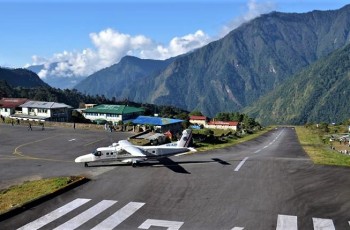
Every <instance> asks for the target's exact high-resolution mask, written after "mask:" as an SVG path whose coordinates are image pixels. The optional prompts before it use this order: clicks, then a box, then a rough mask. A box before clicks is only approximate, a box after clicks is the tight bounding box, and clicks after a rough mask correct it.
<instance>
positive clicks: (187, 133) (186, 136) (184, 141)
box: [177, 129, 192, 147]
mask: <svg viewBox="0 0 350 230" xmlns="http://www.w3.org/2000/svg"><path fill="white" fill-rule="evenodd" d="M191 139H192V130H191V129H186V130H184V131H183V132H182V136H181V139H180V140H179V141H178V142H177V147H188V145H189V144H190V142H191Z"/></svg>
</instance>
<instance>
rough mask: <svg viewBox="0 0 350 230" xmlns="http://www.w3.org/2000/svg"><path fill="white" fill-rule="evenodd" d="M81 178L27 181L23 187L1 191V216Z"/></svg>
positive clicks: (12, 187)
mask: <svg viewBox="0 0 350 230" xmlns="http://www.w3.org/2000/svg"><path fill="white" fill-rule="evenodd" d="M80 179H82V178H81V177H56V178H48V179H42V180H35V181H26V182H24V183H23V184H21V185H15V186H11V187H9V188H7V189H3V190H0V201H1V202H0V214H1V213H4V212H6V211H8V210H10V209H12V208H16V207H20V206H22V205H23V204H25V203H27V202H28V201H31V200H35V199H38V198H40V197H42V196H44V195H48V194H51V193H53V192H55V191H57V190H59V189H61V188H64V187H66V186H67V185H68V184H70V183H72V182H74V181H77V180H80Z"/></svg>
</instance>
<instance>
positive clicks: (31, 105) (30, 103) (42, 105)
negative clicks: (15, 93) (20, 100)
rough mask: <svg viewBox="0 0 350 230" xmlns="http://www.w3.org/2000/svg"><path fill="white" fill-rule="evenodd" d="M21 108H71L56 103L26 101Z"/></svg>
mask: <svg viewBox="0 0 350 230" xmlns="http://www.w3.org/2000/svg"><path fill="white" fill-rule="evenodd" d="M20 107H22V108H40V109H58V108H73V107H72V106H70V105H66V104H64V103H57V102H48V101H27V102H26V103H24V104H22V105H21V106H20Z"/></svg>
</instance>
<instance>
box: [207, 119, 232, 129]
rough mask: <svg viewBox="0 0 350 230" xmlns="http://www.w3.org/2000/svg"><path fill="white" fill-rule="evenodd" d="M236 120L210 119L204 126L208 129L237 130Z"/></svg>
mask: <svg viewBox="0 0 350 230" xmlns="http://www.w3.org/2000/svg"><path fill="white" fill-rule="evenodd" d="M238 125H239V122H238V121H210V122H208V124H206V125H205V126H204V127H205V128H208V129H232V130H234V131H237V129H238Z"/></svg>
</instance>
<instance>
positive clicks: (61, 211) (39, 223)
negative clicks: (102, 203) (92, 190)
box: [19, 198, 91, 230]
mask: <svg viewBox="0 0 350 230" xmlns="http://www.w3.org/2000/svg"><path fill="white" fill-rule="evenodd" d="M90 200H91V199H80V198H79V199H75V200H73V201H72V202H70V203H68V204H66V205H64V206H62V207H60V208H58V209H56V210H54V211H52V212H50V213H48V214H46V215H45V216H42V217H40V218H39V219H37V220H35V221H33V222H30V223H28V224H26V225H24V226H23V227H21V228H19V229H21V230H24V229H25V230H27V229H28V230H34V229H39V228H41V227H43V226H44V225H46V224H48V223H50V222H52V221H54V220H56V219H58V218H60V217H62V216H64V215H66V214H67V213H68V212H70V211H72V210H74V209H76V208H78V207H79V206H81V205H83V204H85V203H86V202H88V201H90Z"/></svg>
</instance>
